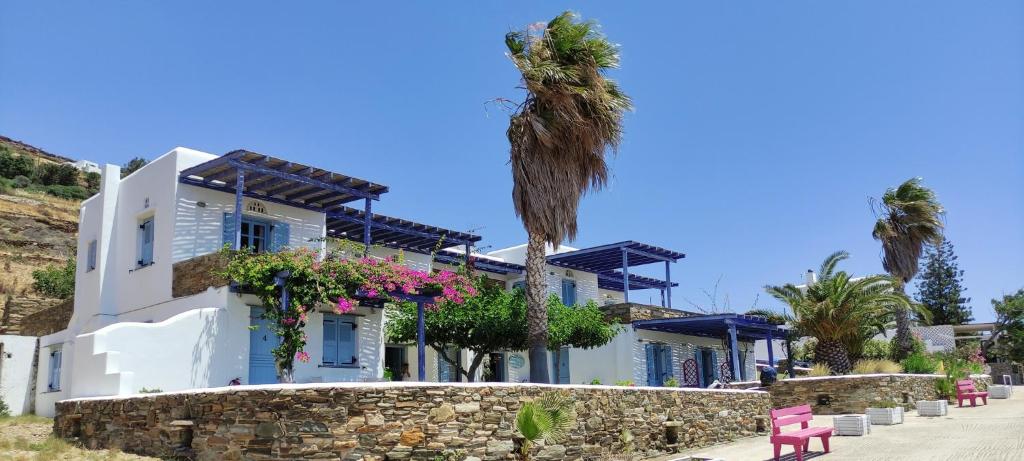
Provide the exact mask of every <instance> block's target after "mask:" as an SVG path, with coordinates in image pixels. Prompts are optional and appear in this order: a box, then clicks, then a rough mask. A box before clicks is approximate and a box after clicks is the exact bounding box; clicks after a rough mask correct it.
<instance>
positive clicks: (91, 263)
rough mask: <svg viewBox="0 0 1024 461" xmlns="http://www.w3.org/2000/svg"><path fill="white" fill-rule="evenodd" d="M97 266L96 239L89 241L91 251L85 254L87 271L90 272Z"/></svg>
mask: <svg viewBox="0 0 1024 461" xmlns="http://www.w3.org/2000/svg"><path fill="white" fill-rule="evenodd" d="M95 268H96V241H95V240H93V241H91V242H89V252H88V253H86V256H85V271H86V272H89V271H91V270H93V269H95Z"/></svg>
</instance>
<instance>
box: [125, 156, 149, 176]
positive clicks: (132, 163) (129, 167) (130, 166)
mask: <svg viewBox="0 0 1024 461" xmlns="http://www.w3.org/2000/svg"><path fill="white" fill-rule="evenodd" d="M147 163H149V162H148V161H146V159H144V158H142V157H135V158H133V159H131V160H129V161H128V163H125V164H124V165H122V166H121V177H122V178H123V177H125V176H128V175H130V174H132V173H134V172H135V171H136V170H138V169H139V168H142V167H144V166H146V164H147Z"/></svg>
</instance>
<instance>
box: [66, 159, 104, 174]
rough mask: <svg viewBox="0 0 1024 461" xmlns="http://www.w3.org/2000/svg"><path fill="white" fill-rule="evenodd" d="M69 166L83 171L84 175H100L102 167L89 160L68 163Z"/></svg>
mask: <svg viewBox="0 0 1024 461" xmlns="http://www.w3.org/2000/svg"><path fill="white" fill-rule="evenodd" d="M67 164H68V165H71V166H73V167H75V168H78V170H79V171H81V172H82V173H99V172H100V166H99V165H98V164H96V162H90V161H88V160H78V161H76V162H67Z"/></svg>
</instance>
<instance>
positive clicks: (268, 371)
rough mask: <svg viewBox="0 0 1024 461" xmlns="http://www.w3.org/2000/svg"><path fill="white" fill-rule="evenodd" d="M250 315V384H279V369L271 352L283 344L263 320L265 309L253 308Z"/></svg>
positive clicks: (267, 321)
mask: <svg viewBox="0 0 1024 461" xmlns="http://www.w3.org/2000/svg"><path fill="white" fill-rule="evenodd" d="M249 312H250V314H249V325H251V326H252V327H253V328H250V329H249V384H274V383H277V368H276V367H275V366H274V354H273V353H272V352H271V351H272V350H273V349H274V348H275V347H277V345H278V344H279V343H280V342H281V340H280V338H278V337H277V335H276V334H274V332H273V331H271V330H270V321H269V320H266V319H264V318H263V308H262V307H253V308H252V309H251V310H250V311H249Z"/></svg>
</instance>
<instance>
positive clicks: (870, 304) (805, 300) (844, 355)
mask: <svg viewBox="0 0 1024 461" xmlns="http://www.w3.org/2000/svg"><path fill="white" fill-rule="evenodd" d="M847 258H849V254H847V253H846V252H845V251H837V252H835V253H833V254H831V255H829V257H828V258H825V261H824V262H822V264H821V268H820V271H819V274H820V278H819V279H818V281H817V282H815V283H813V284H810V285H808V286H806V287H797V286H795V285H793V284H787V285H783V286H768V287H765V290H767V292H768V294H770V295H772V296H773V297H775V298H776V299H778V300H780V301H782V302H784V303H786V304H787V305H788V306H789V308H790V310H791V311H792V314H790V315H788V316H782V317H780V319H785V320H787V323H789V324H790V325H791V326H792V327H793V329H794V330H795V332H796V333H797V334H800V335H804V336H813V337H814V338H816V339H817V340H818V341H817V345H816V346H815V348H814V355H815V359H816V360H817V361H819V362H822V363H824V364H826V365H828V367H829V369H831V370H832V372H833V373H836V374H846V373H849V372H850V369H851V363H850V353H851V350H856V348H858V347H861V348H862V347H863V344H864V342H865V341H866V340H867V339H868V338H870V337H871V336H873V335H874V334H875V333H877V332H882V333H884V332H885V326H886V323H887V322H888V321H889V320H890V319H892V317H893V316H894V315H895V314H896V313H897V312H899V311H907V310H913V309H916V308H917V307H915V306H914V305H913V304H912V303H911V302H910V300H909V299H908V298H907V297H906V295H904V294H903V292H902V291H901V290H899V288H898V287H899V281H897V280H895V279H893V278H892V277H890V276H887V275H871V276H867V277H862V278H853V277H852V276H851V275H850V274H847V273H846V272H844V271H839V272H836V265H838V264H839V262H841V261H843V260H845V259H847Z"/></svg>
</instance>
